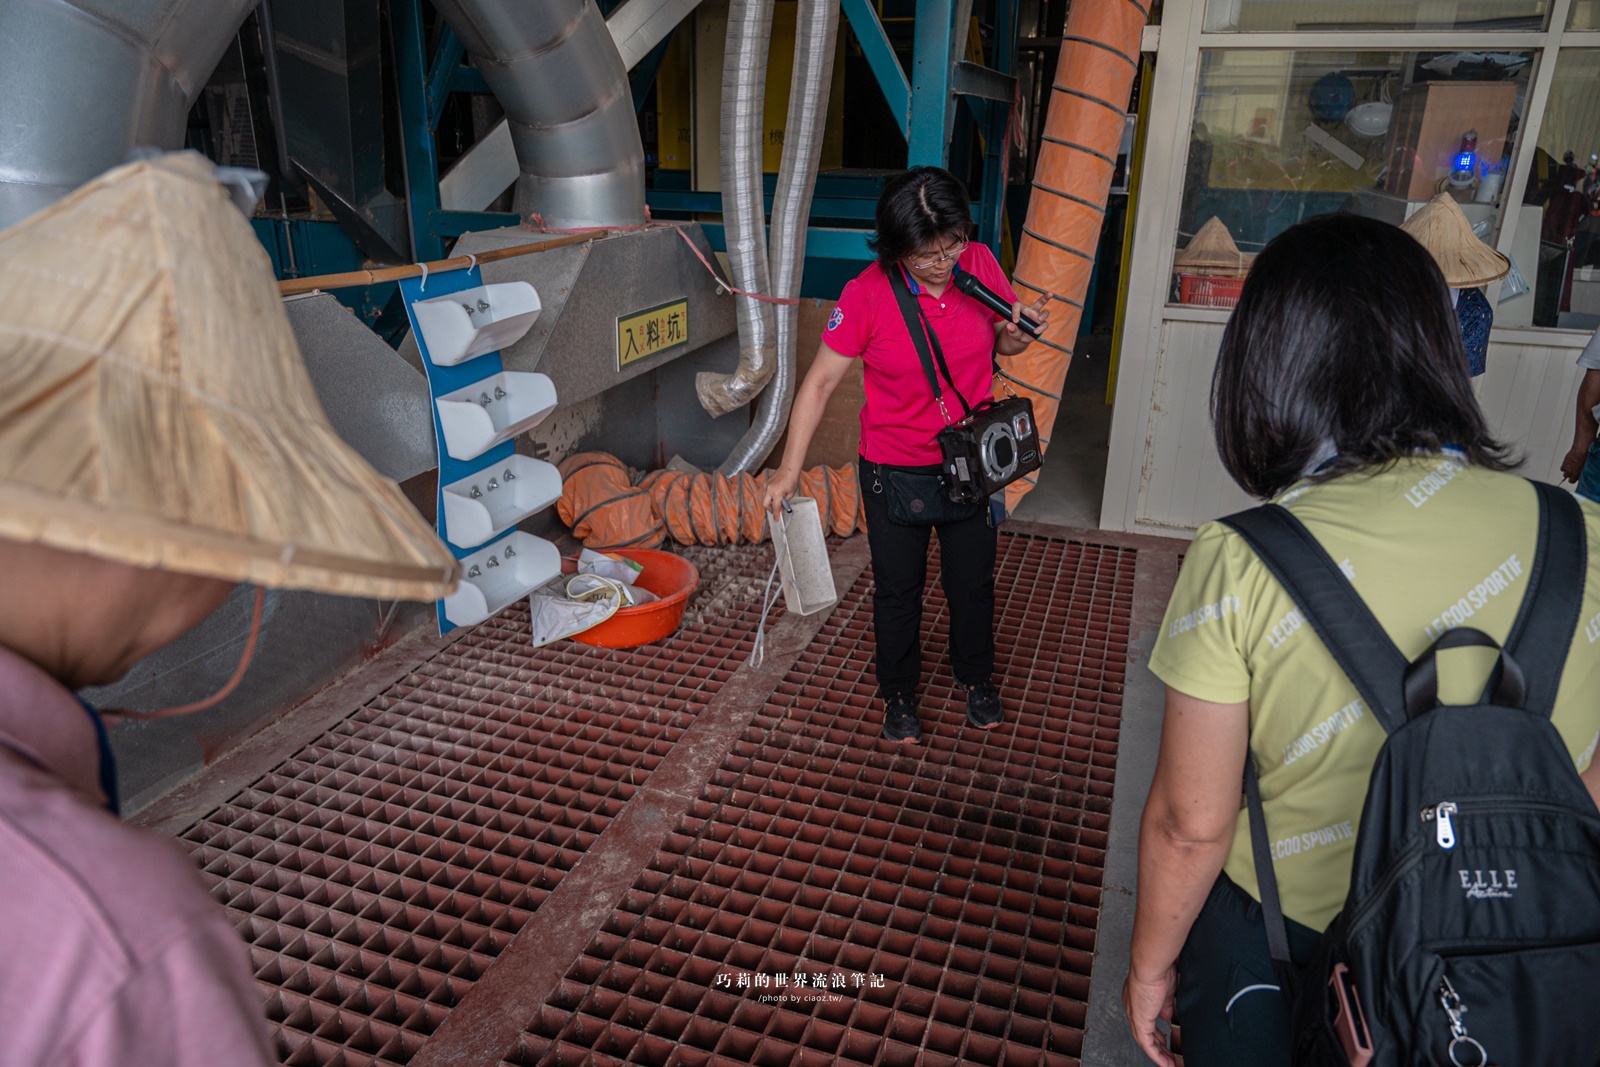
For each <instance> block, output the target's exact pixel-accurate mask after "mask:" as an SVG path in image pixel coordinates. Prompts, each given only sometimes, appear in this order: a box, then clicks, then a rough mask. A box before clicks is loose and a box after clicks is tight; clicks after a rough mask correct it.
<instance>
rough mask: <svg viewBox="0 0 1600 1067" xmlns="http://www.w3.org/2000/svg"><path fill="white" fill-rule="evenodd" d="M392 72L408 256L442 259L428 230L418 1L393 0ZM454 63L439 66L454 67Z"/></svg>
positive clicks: (429, 180)
mask: <svg viewBox="0 0 1600 1067" xmlns="http://www.w3.org/2000/svg"><path fill="white" fill-rule="evenodd" d="M389 26H390V30H391V32H392V33H393V34H394V56H395V68H396V69H395V74H396V75H397V80H398V81H399V83H400V134H401V138H402V140H403V141H404V142H405V152H404V155H403V159H404V160H405V180H406V210H407V211H408V212H409V214H410V219H411V255H412V257H413V258H414V259H415V260H416V261H418V262H424V261H428V260H435V259H443V258H444V241H443V240H442V239H441V238H440V237H439V236H438V235H437V234H434V233H433V232H432V226H431V223H432V215H433V213H434V212H436V211H438V210H439V152H438V149H437V147H436V146H435V145H434V143H433V128H432V126H431V125H430V124H429V122H428V119H429V116H430V115H431V113H432V112H431V109H430V108H429V106H428V81H429V79H428V74H429V64H428V45H427V41H426V39H425V38H424V36H423V27H422V2H421V0H393V2H392V3H391V4H390V5H389ZM456 66H457V64H456V63H451V64H449V65H448V66H447V67H446V68H445V69H447V70H450V71H454V70H455V68H456Z"/></svg>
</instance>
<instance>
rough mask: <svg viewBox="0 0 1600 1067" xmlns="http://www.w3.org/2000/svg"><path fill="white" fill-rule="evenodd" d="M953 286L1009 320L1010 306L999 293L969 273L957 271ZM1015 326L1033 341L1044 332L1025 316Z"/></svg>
mask: <svg viewBox="0 0 1600 1067" xmlns="http://www.w3.org/2000/svg"><path fill="white" fill-rule="evenodd" d="M955 285H956V288H957V289H960V290H961V291H962V292H963V293H966V294H967V295H968V296H970V297H972V299H974V300H976V301H977V302H978V303H980V304H982V305H983V306H984V307H986V308H988V309H989V310H990V311H992V312H994V313H995V314H996V315H1001V316H1004V317H1005V319H1006V320H1007V321H1009V320H1010V319H1011V305H1010V304H1008V303H1006V302H1005V300H1003V299H1002V298H1001V297H1000V294H999V293H996V292H995V291H994V290H993V289H991V288H989V287H988V286H987V285H984V284H983V283H982V282H980V281H979V280H978V279H977V278H976V277H974V276H973V275H972V273H971V272H969V271H964V270H962V271H957V272H956V276H955ZM1017 326H1018V327H1019V328H1021V330H1022V332H1023V333H1026V334H1027V335H1028V336H1030V337H1032V338H1033V339H1034V340H1035V341H1037V340H1038V339H1039V335H1040V334H1041V333H1043V332H1044V326H1043V325H1042V324H1040V323H1037V322H1035V321H1034V320H1032V319H1030V318H1028V316H1026V315H1024V316H1022V321H1021V322H1019V323H1017Z"/></svg>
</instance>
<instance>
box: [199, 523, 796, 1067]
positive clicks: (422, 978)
mask: <svg viewBox="0 0 1600 1067" xmlns="http://www.w3.org/2000/svg"><path fill="white" fill-rule="evenodd" d="M689 555H690V556H691V558H694V559H696V562H697V563H699V564H701V565H702V566H714V567H715V568H716V570H715V572H714V573H715V579H716V580H714V581H711V580H708V581H705V582H704V583H703V585H702V587H701V590H700V592H699V594H698V595H697V597H696V600H695V602H694V603H693V604H691V607H690V620H689V621H690V625H686V626H684V627H683V628H682V629H681V630H680V631H679V632H678V633H677V634H676V635H674V636H673V637H672V638H671V639H670V640H668V641H665V642H662V643H661V644H658V645H652V646H648V647H645V648H640V649H633V650H627V651H609V650H603V649H589V648H587V647H585V646H581V645H577V644H574V643H570V642H567V643H563V644H562V645H560V646H558V647H555V648H550V649H544V650H534V649H532V648H531V647H530V645H529V643H528V642H529V637H528V619H527V612H526V606H525V605H524V606H523V607H521V608H517V609H513V610H511V611H508V612H506V613H504V614H502V615H500V616H497V617H495V618H493V619H490V620H489V621H487V622H485V623H483V624H482V625H480V626H478V627H477V628H475V629H474V630H473V631H472V632H471V633H469V634H467V635H466V636H465V637H463V638H462V639H461V640H459V641H457V642H455V643H454V644H452V645H450V646H449V647H447V648H446V649H444V650H443V651H442V652H441V653H440V654H439V655H438V656H436V657H435V658H434V659H432V660H431V661H429V662H427V663H425V664H422V665H420V666H419V667H418V668H417V670H416V671H415V672H414V673H413V674H411V675H410V676H409V677H407V678H405V679H404V680H403V681H401V682H400V683H398V684H396V685H395V686H394V687H392V688H391V689H390V690H389V691H388V692H386V693H384V694H383V695H382V696H380V697H378V698H377V699H376V700H373V701H371V702H370V703H369V704H368V705H367V706H365V707H363V708H361V709H360V710H358V711H357V712H356V713H355V714H354V715H352V716H351V717H350V718H348V719H347V720H345V721H344V722H343V723H341V724H340V725H339V726H338V727H337V728H335V729H333V730H331V731H329V732H328V733H327V734H326V735H325V736H323V737H322V738H320V739H318V740H317V741H316V742H315V743H314V744H312V745H310V746H308V747H307V748H306V749H304V750H302V751H300V752H298V753H296V754H295V755H294V756H293V758H291V759H289V760H288V761H287V762H285V763H284V764H283V765H282V766H280V767H278V768H277V769H276V770H275V771H273V772H272V773H270V774H268V775H267V776H266V777H264V778H262V779H260V780H259V781H256V782H255V783H253V784H252V785H251V786H250V787H249V788H248V789H246V790H245V791H244V792H242V793H241V794H239V795H238V796H237V797H236V798H234V799H233V800H232V801H231V802H230V803H228V804H227V805H224V806H223V807H221V808H219V809H218V810H216V811H214V812H212V813H211V814H209V815H208V816H207V817H206V818H205V819H203V820H201V821H200V822H199V823H197V824H196V825H194V826H193V827H191V828H190V829H189V830H187V831H186V832H185V833H184V834H183V835H182V841H183V842H184V843H185V844H187V845H188V846H189V847H190V848H191V849H192V854H193V857H194V859H195V861H196V863H198V864H199V865H200V867H201V870H202V872H203V873H204V875H205V876H206V877H207V880H208V881H209V882H210V884H211V890H212V895H213V896H214V897H215V898H216V899H217V900H219V901H220V902H222V903H223V904H224V905H225V906H226V907H227V908H228V911H229V913H230V915H231V916H232V917H233V919H234V920H235V922H237V924H238V926H239V930H240V932H241V934H242V935H243V936H244V938H245V940H246V941H247V942H248V944H249V947H250V955H251V959H252V962H253V963H254V964H255V966H256V968H257V969H256V979H257V982H258V984H259V985H260V986H261V989H262V992H263V996H264V999H265V1001H266V1009H267V1015H268V1018H269V1020H270V1022H271V1025H272V1032H273V1038H274V1042H275V1045H276V1051H277V1053H278V1055H279V1056H280V1058H281V1059H282V1060H283V1062H284V1063H285V1064H286V1065H292V1067H300V1065H348V1067H355V1065H358V1064H359V1065H366V1064H405V1063H407V1062H409V1060H410V1059H411V1057H412V1056H413V1055H415V1054H416V1052H417V1051H418V1050H419V1049H420V1048H421V1047H422V1045H423V1044H424V1043H425V1042H426V1041H427V1039H428V1037H429V1036H430V1035H431V1034H432V1033H433V1032H434V1031H435V1030H436V1029H437V1028H438V1026H439V1025H440V1024H441V1023H442V1022H443V1021H444V1019H445V1017H446V1016H447V1015H448V1014H449V1012H450V1010H451V1008H452V1007H453V1006H454V1005H455V1004H456V1003H457V1002H458V1001H459V1000H460V998H461V997H462V996H464V995H465V993H466V992H467V990H468V988H469V987H470V986H471V985H472V984H473V983H474V982H475V981H476V980H477V979H478V977H479V976H480V975H481V974H482V973H483V972H484V971H485V969H487V968H488V967H489V966H490V965H491V964H492V963H493V961H494V959H495V957H496V956H497V955H498V954H499V953H500V952H501V950H503V949H504V948H505V946H506V945H507V944H508V943H509V941H510V940H511V938H512V936H513V935H514V934H515V933H516V932H517V931H518V930H519V929H520V928H521V927H522V925H523V923H524V922H525V921H526V920H527V919H528V917H529V916H530V915H531V914H532V913H533V912H534V911H535V910H536V909H537V908H538V907H539V905H540V904H541V903H542V902H543V901H544V899H545V898H546V897H548V896H549V894H550V892H551V891H553V890H554V889H555V887H556V886H557V884H559V883H560V881H561V879H562V877H563V876H564V875H565V874H566V873H567V872H568V871H570V870H571V869H572V867H573V865H574V864H575V863H576V862H577V861H578V859H579V858H580V857H581V856H582V855H583V854H584V852H585V851H586V850H587V849H588V847H589V846H590V845H591V844H592V843H593V842H594V841H595V839H596V838H597V837H598V836H599V835H600V834H601V833H602V832H603V831H604V830H605V828H606V826H607V825H608V824H609V823H610V822H611V821H612V819H614V818H615V817H616V815H617V814H618V813H619V812H620V811H621V810H622V808H623V806H624V805H625V804H627V803H628V801H629V799H630V798H631V797H632V796H633V795H634V793H635V792H636V791H637V789H638V788H639V786H640V785H641V784H642V783H643V782H644V781H645V780H646V779H647V777H648V776H649V774H650V772H651V770H652V769H654V767H655V766H656V765H657V764H658V763H659V762H660V761H661V759H662V757H663V756H664V755H665V754H666V753H667V752H668V751H670V749H671V747H672V745H673V744H674V742H675V741H676V740H677V739H678V737H679V736H680V735H681V734H682V733H683V731H684V729H685V727H686V726H687V725H688V724H689V723H690V722H691V721H692V720H693V716H694V715H695V714H696V712H697V711H698V710H699V709H700V708H702V707H703V706H704V705H705V703H706V702H707V700H709V699H710V697H711V696H712V695H714V694H715V693H716V691H717V690H718V689H720V688H721V686H722V684H723V683H724V682H725V681H727V679H728V678H729V677H730V676H731V675H732V673H733V672H734V671H735V670H736V669H737V668H738V667H739V666H740V665H741V664H742V663H743V662H744V660H745V658H746V657H747V656H748V655H749V651H750V637H751V633H752V632H753V624H754V612H753V610H752V609H751V608H750V607H749V606H748V605H750V604H751V603H752V602H754V601H755V600H756V597H757V594H759V591H760V583H761V581H763V580H764V579H765V571H766V562H767V561H766V560H765V559H763V558H762V557H763V556H764V555H766V553H765V552H763V551H762V550H760V549H755V548H746V549H735V550H728V551H724V552H722V553H719V554H714V555H713V554H710V553H707V552H705V551H704V550H702V551H701V553H700V554H699V556H696V555H695V554H694V553H689ZM752 589H753V590H754V592H752ZM741 605H744V606H743V607H741ZM778 610H779V611H780V612H781V608H780V609H778Z"/></svg>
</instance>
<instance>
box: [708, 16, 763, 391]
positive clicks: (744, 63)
mask: <svg viewBox="0 0 1600 1067" xmlns="http://www.w3.org/2000/svg"><path fill="white" fill-rule="evenodd" d="M772 6H773V0H733V2H732V3H731V4H730V5H729V7H728V44H727V49H726V51H725V52H724V53H723V59H722V134H721V149H722V223H723V226H724V233H725V235H726V240H727V246H728V249H727V250H728V263H729V266H730V268H731V272H732V274H733V284H734V287H735V288H738V289H743V290H745V291H746V292H750V293H770V292H772V288H771V286H770V284H769V279H768V272H767V227H766V219H767V212H766V198H765V195H764V194H765V191H764V190H763V189H762V184H761V132H762V122H761V118H762V115H761V112H762V105H763V103H764V98H765V96H766V86H767V46H768V44H769V43H770V39H771V37H772ZM737 300H738V307H739V366H738V367H737V368H736V369H735V370H734V372H733V373H732V374H709V373H705V374H700V375H698V376H697V377H696V378H695V392H696V393H697V394H698V395H699V397H700V406H701V407H703V408H705V409H706V410H707V411H708V412H710V413H711V414H712V415H726V414H727V413H728V412H730V411H734V410H736V409H738V408H741V407H744V406H745V405H746V404H748V403H750V401H752V400H754V399H755V397H756V394H757V393H759V392H760V391H761V387H762V386H764V385H766V384H767V381H768V380H769V379H770V378H771V377H772V374H773V371H774V370H775V364H776V362H777V360H776V359H775V355H776V351H777V341H776V339H775V337H774V335H773V328H772V327H773V315H772V305H771V304H769V303H767V302H765V301H762V300H752V299H750V298H749V297H747V296H741V297H738V298H737Z"/></svg>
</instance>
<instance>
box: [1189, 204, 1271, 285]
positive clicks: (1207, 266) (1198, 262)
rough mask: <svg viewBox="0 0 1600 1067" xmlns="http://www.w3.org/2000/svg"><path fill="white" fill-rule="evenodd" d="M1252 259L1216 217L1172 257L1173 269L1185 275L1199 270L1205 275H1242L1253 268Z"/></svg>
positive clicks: (1212, 217)
mask: <svg viewBox="0 0 1600 1067" xmlns="http://www.w3.org/2000/svg"><path fill="white" fill-rule="evenodd" d="M1253 258H1254V257H1253V256H1247V255H1245V254H1244V253H1243V252H1241V251H1239V246H1238V245H1236V244H1234V243H1233V235H1232V234H1231V233H1229V232H1228V227H1226V226H1224V225H1223V224H1222V220H1221V219H1219V218H1217V217H1216V216H1215V215H1213V216H1211V218H1210V219H1209V220H1208V221H1207V222H1206V224H1205V225H1204V226H1202V227H1200V231H1199V232H1198V233H1196V234H1195V235H1194V236H1193V237H1191V238H1190V239H1189V243H1188V245H1187V246H1185V247H1184V248H1183V250H1182V251H1180V252H1179V253H1178V254H1177V255H1176V256H1175V257H1173V260H1172V265H1173V267H1174V268H1176V269H1178V270H1184V271H1189V270H1193V269H1194V268H1197V267H1198V268H1202V269H1203V270H1204V271H1205V272H1206V273H1214V272H1216V271H1218V270H1227V271H1236V272H1238V273H1240V274H1243V273H1244V272H1245V271H1246V270H1248V269H1249V268H1250V261H1251V259H1253Z"/></svg>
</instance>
